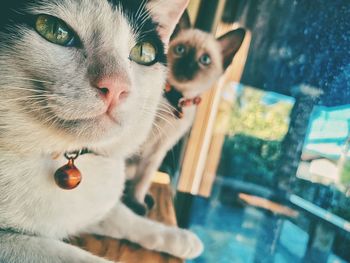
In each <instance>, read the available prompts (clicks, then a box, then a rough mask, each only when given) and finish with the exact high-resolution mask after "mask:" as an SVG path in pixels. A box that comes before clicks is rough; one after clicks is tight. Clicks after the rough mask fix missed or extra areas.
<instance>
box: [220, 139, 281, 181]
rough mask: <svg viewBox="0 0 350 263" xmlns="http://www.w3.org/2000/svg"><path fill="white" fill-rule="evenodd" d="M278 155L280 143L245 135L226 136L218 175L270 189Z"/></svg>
mask: <svg viewBox="0 0 350 263" xmlns="http://www.w3.org/2000/svg"><path fill="white" fill-rule="evenodd" d="M279 153H280V142H278V141H267V140H262V139H259V138H256V137H252V136H248V135H245V134H237V135H235V136H227V137H226V139H225V143H224V147H223V151H222V155H221V161H220V166H219V169H218V174H219V175H222V176H227V177H234V178H235V179H237V180H242V181H249V182H252V183H256V184H259V185H263V186H267V187H271V186H272V185H273V182H274V180H273V177H274V170H275V167H276V164H277V160H278V157H279Z"/></svg>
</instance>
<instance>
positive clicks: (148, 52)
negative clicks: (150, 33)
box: [129, 42, 157, 66]
mask: <svg viewBox="0 0 350 263" xmlns="http://www.w3.org/2000/svg"><path fill="white" fill-rule="evenodd" d="M129 59H130V60H132V61H134V62H136V63H138V64H140V65H144V66H150V65H152V64H154V63H155V62H157V49H156V48H155V47H154V45H152V44H151V43H149V42H139V43H137V44H136V45H135V46H134V47H133V48H132V49H131V52H130V55H129Z"/></svg>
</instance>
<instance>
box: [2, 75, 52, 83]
mask: <svg viewBox="0 0 350 263" xmlns="http://www.w3.org/2000/svg"><path fill="white" fill-rule="evenodd" d="M4 77H5V78H10V79H21V80H29V81H34V82H39V83H48V84H54V82H52V81H48V80H40V79H32V78H26V77H20V76H2V78H4Z"/></svg>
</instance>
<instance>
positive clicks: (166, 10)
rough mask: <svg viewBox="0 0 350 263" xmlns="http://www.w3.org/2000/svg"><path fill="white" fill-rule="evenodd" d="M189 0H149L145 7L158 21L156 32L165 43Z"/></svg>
mask: <svg viewBox="0 0 350 263" xmlns="http://www.w3.org/2000/svg"><path fill="white" fill-rule="evenodd" d="M189 1H190V0H170V1H169V0H149V3H148V4H147V8H148V10H149V12H150V13H151V15H152V18H153V20H154V21H156V22H157V23H158V33H159V35H160V37H161V38H162V40H163V42H164V43H165V44H168V42H169V39H170V36H171V34H172V33H173V31H174V29H175V26H176V24H177V23H178V22H179V20H180V17H181V15H182V14H183V12H184V11H185V9H186V7H187V5H188V3H189Z"/></svg>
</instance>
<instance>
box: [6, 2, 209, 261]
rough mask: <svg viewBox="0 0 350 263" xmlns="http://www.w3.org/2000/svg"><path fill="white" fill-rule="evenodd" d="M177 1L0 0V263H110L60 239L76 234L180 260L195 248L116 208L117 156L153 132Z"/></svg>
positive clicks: (120, 165)
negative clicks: (121, 241) (106, 238)
mask: <svg viewBox="0 0 350 263" xmlns="http://www.w3.org/2000/svg"><path fill="white" fill-rule="evenodd" d="M187 4H188V0H172V1H168V0H151V1H149V2H148V1H145V0H142V1H141V0H140V1H138V0H3V1H2V2H1V9H0V90H1V96H0V262H6V263H78V262H81V263H83V262H84V263H107V262H110V261H108V260H107V259H103V258H99V257H96V256H93V255H92V254H90V253H88V252H86V251H84V250H81V249H79V248H77V247H74V246H72V245H69V244H67V243H65V242H62V241H61V240H63V239H66V238H69V237H70V236H74V235H78V234H80V233H94V234H98V235H104V236H110V237H113V238H125V239H128V240H130V241H132V242H136V243H138V244H140V245H141V246H143V247H145V248H148V249H153V250H157V251H162V252H166V253H169V254H172V255H175V256H178V257H181V258H194V257H196V256H198V255H199V254H200V253H201V252H202V249H203V246H202V243H201V242H200V240H199V239H198V238H197V237H196V236H195V235H194V234H192V233H190V232H188V231H186V230H181V229H179V228H176V227H170V226H165V225H163V224H160V223H157V222H153V221H151V220H148V219H146V218H143V217H140V216H138V215H136V214H134V213H133V212H132V211H131V210H129V209H128V208H127V207H126V206H125V205H123V204H122V202H121V201H120V197H121V194H122V192H123V186H124V182H125V172H124V161H125V158H126V156H128V155H130V154H131V153H132V152H134V151H135V150H136V149H137V148H138V147H139V144H141V143H142V142H143V141H144V140H145V138H146V136H147V134H148V131H149V130H150V129H151V127H152V123H153V121H154V116H155V113H156V105H158V102H159V99H160V98H161V94H162V89H163V86H164V83H165V80H166V66H165V64H166V54H165V50H166V46H167V44H168V41H169V38H170V35H171V33H172V31H173V30H174V28H175V25H176V23H177V21H178V20H179V18H180V16H181V14H182V12H183V10H184V9H185V8H186V6H187ZM140 261H142V259H140Z"/></svg>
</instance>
